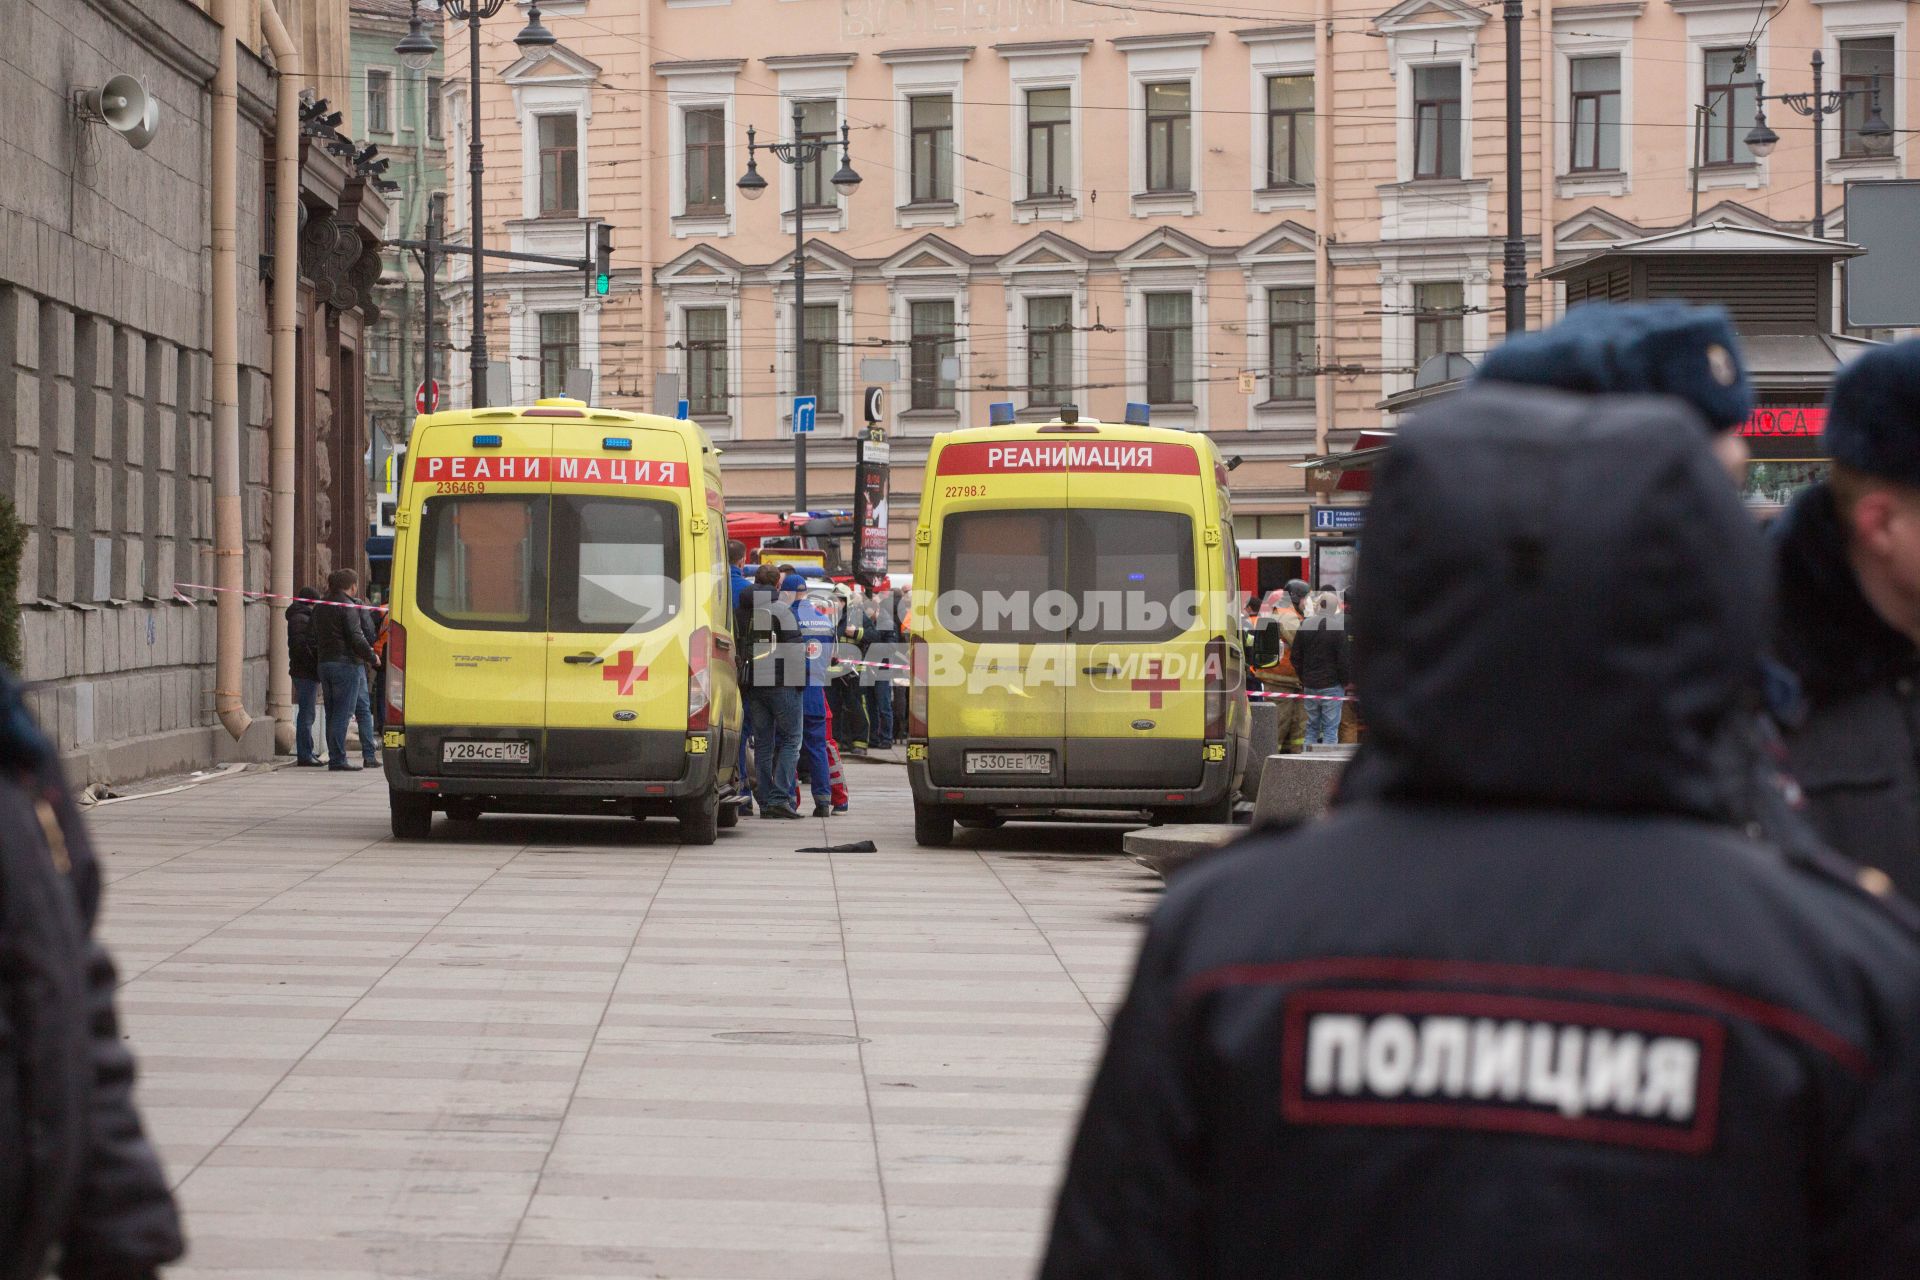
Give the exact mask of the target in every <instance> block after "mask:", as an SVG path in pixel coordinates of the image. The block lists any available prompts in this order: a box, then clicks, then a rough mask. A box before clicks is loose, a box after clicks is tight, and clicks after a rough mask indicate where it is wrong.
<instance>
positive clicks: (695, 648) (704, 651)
mask: <svg viewBox="0 0 1920 1280" xmlns="http://www.w3.org/2000/svg"><path fill="white" fill-rule="evenodd" d="M712 669H713V632H712V631H710V630H708V629H707V628H706V627H701V628H700V629H699V630H697V631H695V632H694V633H693V636H692V638H691V639H690V640H689V641H688V642H687V730H688V732H690V733H693V732H698V731H700V730H703V729H706V728H707V727H708V726H709V723H710V721H711V717H712V711H713V675H712Z"/></svg>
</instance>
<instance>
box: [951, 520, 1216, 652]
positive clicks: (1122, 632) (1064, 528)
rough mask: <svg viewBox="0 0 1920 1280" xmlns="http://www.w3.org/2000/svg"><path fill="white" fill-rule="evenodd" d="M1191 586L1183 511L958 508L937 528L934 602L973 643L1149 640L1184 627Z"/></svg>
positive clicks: (1189, 533)
mask: <svg viewBox="0 0 1920 1280" xmlns="http://www.w3.org/2000/svg"><path fill="white" fill-rule="evenodd" d="M1193 591H1194V560H1193V521H1192V519H1191V518H1190V517H1189V516H1187V515H1186V514H1185V513H1183V512H1179V511H1140V510H1130V509H1124V508H1090V507H1078V508H1073V509H1071V510H1061V509H1059V508H1051V509H1042V510H1037V511H1035V510H1028V511H962V512H955V513H953V514H952V515H949V516H948V517H947V518H946V521H945V523H944V524H943V525H942V529H941V552H940V579H939V582H938V584H937V589H936V594H935V599H934V609H935V615H936V616H937V617H938V618H939V620H940V624H941V625H942V626H943V627H945V628H946V629H947V630H949V631H951V632H953V633H954V634H955V635H956V636H958V637H960V638H961V639H963V640H968V641H972V642H974V643H977V644H1046V643H1063V642H1066V641H1074V642H1078V643H1082V644H1092V643H1097V642H1103V641H1110V642H1151V641H1159V640H1170V639H1172V638H1173V637H1175V636H1177V635H1180V634H1181V633H1182V632H1183V631H1185V630H1186V626H1185V624H1184V622H1183V621H1182V619H1183V618H1185V617H1188V616H1189V615H1190V614H1191V610H1192V599H1193ZM1183 605H1184V611H1183V609H1182V606H1183Z"/></svg>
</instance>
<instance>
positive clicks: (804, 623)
mask: <svg viewBox="0 0 1920 1280" xmlns="http://www.w3.org/2000/svg"><path fill="white" fill-rule="evenodd" d="M787 582H788V583H789V584H791V583H796V582H797V583H799V584H800V587H799V588H798V589H799V591H800V593H801V595H800V602H799V603H798V604H796V605H794V607H793V620H794V622H795V624H796V625H798V626H799V628H800V639H801V640H802V641H803V642H804V643H805V645H806V649H807V692H806V699H805V702H804V703H803V706H802V709H803V712H804V714H805V716H806V720H805V727H804V728H803V729H802V731H801V737H800V763H801V766H802V768H803V771H804V772H805V773H806V775H807V786H808V787H809V788H811V790H812V791H813V816H814V817H816V818H824V817H826V816H828V814H830V813H831V812H832V809H833V800H832V785H833V784H832V782H831V774H832V762H831V761H830V760H829V759H828V758H827V684H828V681H829V679H830V678H831V677H830V675H829V672H828V667H829V665H830V664H831V662H832V658H833V644H834V632H835V630H836V628H835V627H834V622H833V615H832V614H830V613H828V612H827V611H826V610H825V609H823V608H821V607H820V602H819V601H817V600H815V599H813V598H812V597H811V596H809V595H807V594H806V579H804V578H802V577H800V575H799V574H794V575H793V576H792V577H790V578H788V579H787ZM788 589H789V590H792V589H794V588H792V587H791V586H789V588H788ZM796 807H797V806H796Z"/></svg>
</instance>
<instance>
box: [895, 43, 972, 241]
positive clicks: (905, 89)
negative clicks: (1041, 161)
mask: <svg viewBox="0 0 1920 1280" xmlns="http://www.w3.org/2000/svg"><path fill="white" fill-rule="evenodd" d="M972 56H973V51H972V50H971V49H962V50H958V51H955V50H950V49H942V50H934V51H926V52H919V51H909V52H902V53H894V54H882V55H880V57H881V61H883V62H886V63H889V64H890V65H891V66H892V67H893V94H894V108H893V204H894V212H893V225H894V226H896V227H957V226H959V225H960V224H961V223H962V222H964V221H966V216H967V211H966V188H965V186H964V185H963V184H962V182H961V173H962V169H961V165H962V164H964V163H965V162H964V161H962V160H961V159H960V153H961V152H963V151H965V150H966V149H967V141H966V127H967V125H966V118H967V113H966V93H965V92H964V90H965V76H966V69H967V59H968V58H970V57H972ZM940 94H947V95H949V96H951V97H952V99H953V206H952V207H951V208H944V207H941V206H937V205H917V206H916V205H914V204H913V203H912V201H913V101H912V100H913V99H914V98H925V97H937V96H938V95H940Z"/></svg>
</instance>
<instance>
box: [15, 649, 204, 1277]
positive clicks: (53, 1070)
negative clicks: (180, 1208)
mask: <svg viewBox="0 0 1920 1280" xmlns="http://www.w3.org/2000/svg"><path fill="white" fill-rule="evenodd" d="M100 890H101V883H100V866H99V863H98V862H97V861H96V860H95V858H94V854H93V846H92V845H91V844H90V843H89V842H88V840H87V834H86V830H85V829H84V828H83V827H82V826H81V823H80V816H79V814H78V813H77V812H75V810H74V807H73V803H72V801H71V799H70V798H69V797H68V794H67V789H66V785H65V782H64V780H63V778H62V776H61V773H60V767H59V764H58V762H57V761H56V760H55V758H54V754H53V749H52V747H51V745H50V744H49V743H48V742H47V741H46V739H45V738H44V737H43V736H42V735H41V733H40V731H39V729H38V728H37V727H36V726H35V725H34V723H33V720H32V717H31V716H29V715H28V713H27V710H26V707H25V705H24V703H23V702H22V701H21V697H20V686H19V685H18V684H17V683H16V682H15V681H14V679H13V677H12V676H11V675H10V674H7V673H5V672H4V671H0V947H3V948H4V953H5V963H0V1079H4V1080H5V1082H6V1090H5V1094H4V1101H0V1280H37V1278H38V1277H40V1276H44V1275H48V1274H52V1273H55V1272H57V1273H58V1274H59V1275H60V1276H62V1277H64V1278H65V1280H151V1278H152V1277H156V1276H157V1275H158V1274H159V1268H160V1266H161V1264H163V1263H167V1262H172V1261H173V1260H174V1259H176V1258H178V1257H179V1256H180V1254H181V1252H182V1248H183V1246H182V1244H181V1239H180V1220H179V1214H178V1212H177V1211H176V1210H175V1208H174V1204H173V1197H172V1195H171V1194H170V1193H169V1192H168V1190H167V1180H166V1177H165V1176H164V1175H163V1174H162V1172H161V1170H160V1162H159V1160H158V1159H157V1158H156V1157H155V1155H154V1153H153V1148H152V1147H151V1145H149V1143H148V1141H147V1137H146V1134H145V1133H144V1132H143V1131H142V1129H141V1125H140V1116H139V1113H138V1112H137V1111H136V1110H135V1109H134V1105H133V1076H134V1067H133V1055H132V1054H131V1053H130V1052H129V1051H128V1049H127V1045H126V1042H125V1041H124V1040H123V1039H122V1038H121V1034H120V1028H119V1022H118V1018H117V1016H116V1014H115V1012H114V1005H113V994H114V985H115V978H114V971H113V961H112V960H111V959H110V958H109V957H108V956H107V953H106V950H105V948H103V947H102V946H101V945H100V944H99V942H97V941H96V940H95V939H94V937H93V928H94V922H95V919H96V917H97V916H98V914H99V910H100Z"/></svg>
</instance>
